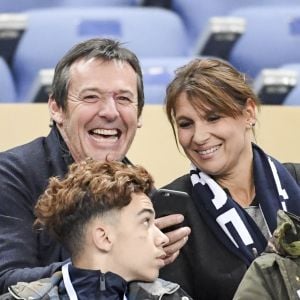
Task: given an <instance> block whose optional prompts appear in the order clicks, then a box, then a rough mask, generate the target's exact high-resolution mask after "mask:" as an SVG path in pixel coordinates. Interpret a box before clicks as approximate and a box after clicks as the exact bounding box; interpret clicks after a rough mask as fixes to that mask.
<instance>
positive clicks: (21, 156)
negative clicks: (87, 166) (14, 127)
mask: <svg viewBox="0 0 300 300" xmlns="http://www.w3.org/2000/svg"><path fill="white" fill-rule="evenodd" d="M72 161H73V160H72V158H71V156H70V155H69V152H68V150H67V148H66V146H65V144H64V142H63V140H62V139H61V137H60V135H59V133H58V130H57V129H56V128H53V129H52V130H51V132H50V134H49V135H48V137H46V138H45V137H41V138H38V139H36V140H34V141H32V142H30V143H28V144H25V145H22V146H20V147H16V148H13V149H11V150H8V151H5V152H2V153H0V293H3V292H4V291H6V290H7V287H8V286H9V285H11V284H15V283H16V282H18V281H26V282H28V281H33V280H36V279H38V278H42V277H49V276H50V275H51V274H52V273H53V272H54V271H56V270H57V268H58V267H60V266H61V263H57V262H59V261H64V260H65V259H67V258H68V257H69V255H68V253H67V252H66V251H64V249H63V248H62V247H61V246H60V245H59V244H58V243H57V242H55V241H54V240H53V239H51V238H50V237H49V236H48V235H46V234H45V232H44V231H43V232H38V233H37V232H36V231H34V230H33V228H32V227H33V222H34V220H35V217H34V214H33V208H34V206H35V204H36V202H37V199H38V197H39V196H40V195H41V194H42V193H43V191H44V189H45V188H46V186H47V184H48V179H49V177H51V176H63V175H64V174H65V173H66V172H67V168H68V165H69V164H70V163H71V162H72Z"/></svg>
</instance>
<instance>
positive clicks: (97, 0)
mask: <svg viewBox="0 0 300 300" xmlns="http://www.w3.org/2000/svg"><path fill="white" fill-rule="evenodd" d="M137 4H138V0H1V1H0V13H11V12H24V11H27V10H31V9H43V8H49V7H64V6H67V7H76V6H82V7H87V6H129V5H137Z"/></svg>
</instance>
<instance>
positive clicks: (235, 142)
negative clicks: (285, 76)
mask: <svg viewBox="0 0 300 300" xmlns="http://www.w3.org/2000/svg"><path fill="white" fill-rule="evenodd" d="M198 100H199V101H201V99H198ZM196 101H197V100H196ZM250 102H251V101H250ZM250 102H249V103H248V104H247V105H246V107H245V109H244V111H245V113H242V114H241V115H239V116H237V117H235V118H233V117H229V116H226V115H224V114H221V113H220V112H218V111H217V110H214V109H213V108H210V109H206V110H205V111H204V110H201V109H200V108H199V107H197V108H196V107H195V106H194V105H192V104H191V101H190V100H189V99H188V97H187V94H186V93H185V92H183V93H181V94H180V96H179V97H178V100H177V101H176V105H175V110H174V113H175V124H176V128H177V133H178V140H179V143H180V145H181V146H182V148H183V150H184V152H185V153H186V155H187V157H188V158H189V159H190V160H191V162H192V163H193V164H194V165H196V166H197V167H198V168H199V169H201V170H202V171H204V172H205V173H207V174H209V175H213V176H218V175H219V176H222V175H224V174H230V173H231V172H232V171H233V170H234V169H235V167H236V166H237V165H238V164H239V162H241V163H243V160H244V159H245V158H246V157H247V156H248V154H249V149H251V139H252V132H251V130H250V123H249V109H250V112H252V104H251V103H250ZM248 106H249V107H248ZM253 107H255V106H253ZM247 112H248V113H247ZM250 114H251V113H250Z"/></svg>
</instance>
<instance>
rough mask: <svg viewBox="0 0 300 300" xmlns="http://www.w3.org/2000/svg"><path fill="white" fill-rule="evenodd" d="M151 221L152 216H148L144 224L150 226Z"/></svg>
mask: <svg viewBox="0 0 300 300" xmlns="http://www.w3.org/2000/svg"><path fill="white" fill-rule="evenodd" d="M150 221H151V219H150V218H146V219H144V222H143V224H144V225H146V226H147V227H148V226H149V225H150Z"/></svg>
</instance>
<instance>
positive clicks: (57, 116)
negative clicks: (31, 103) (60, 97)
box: [48, 97, 64, 125]
mask: <svg viewBox="0 0 300 300" xmlns="http://www.w3.org/2000/svg"><path fill="white" fill-rule="evenodd" d="M48 109H49V113H50V116H51V119H52V120H53V121H55V123H56V124H58V125H61V124H62V122H63V114H64V113H63V110H62V108H61V107H59V106H58V105H57V103H56V101H55V100H54V99H53V98H52V97H49V100H48Z"/></svg>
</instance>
